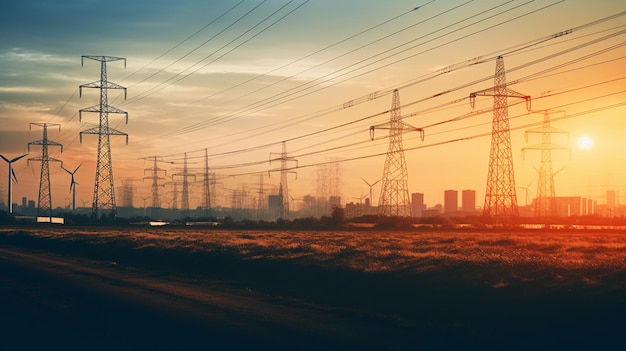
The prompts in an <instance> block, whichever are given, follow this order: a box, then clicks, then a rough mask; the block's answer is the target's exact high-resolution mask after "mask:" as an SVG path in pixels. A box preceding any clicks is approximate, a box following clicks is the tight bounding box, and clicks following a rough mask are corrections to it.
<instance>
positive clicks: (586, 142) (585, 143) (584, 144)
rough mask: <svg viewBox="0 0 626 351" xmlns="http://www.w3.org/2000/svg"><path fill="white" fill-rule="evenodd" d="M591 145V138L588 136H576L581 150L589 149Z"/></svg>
mask: <svg viewBox="0 0 626 351" xmlns="http://www.w3.org/2000/svg"><path fill="white" fill-rule="evenodd" d="M592 146H593V140H592V139H591V138H590V137H588V136H586V135H584V136H581V137H580V138H578V148H580V149H583V150H589V149H591V147H592Z"/></svg>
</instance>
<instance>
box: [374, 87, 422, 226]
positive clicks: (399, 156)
mask: <svg viewBox="0 0 626 351" xmlns="http://www.w3.org/2000/svg"><path fill="white" fill-rule="evenodd" d="M375 129H389V148H388V149H387V158H386V159H385V168H384V170H383V183H382V189H381V192H380V198H379V200H378V201H379V205H378V212H379V213H380V214H382V215H385V216H404V217H409V216H410V215H411V200H410V197H409V186H408V179H409V175H408V171H407V167H406V159H405V158H404V148H403V146H402V134H403V133H404V132H405V131H416V132H420V135H421V138H422V140H424V130H423V129H422V128H416V127H413V126H412V125H410V124H407V123H405V122H403V121H402V116H401V115H400V94H399V92H398V89H395V90H394V91H393V100H392V103H391V118H390V121H389V122H388V123H384V124H379V125H375V126H371V127H370V138H371V139H372V140H374V130H375Z"/></svg>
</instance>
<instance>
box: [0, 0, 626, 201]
mask: <svg viewBox="0 0 626 351" xmlns="http://www.w3.org/2000/svg"><path fill="white" fill-rule="evenodd" d="M625 11H626V3H625V2H624V1H622V0H598V1H588V0H562V1H560V0H545V1H543V0H542V1H539V0H537V1H526V0H511V1H485V0H475V1H472V0H459V1H457V0H454V1H448V0H445V1H444V0H432V1H431V0H419V1H415V0H413V1H408V0H389V1H357V0H346V1H329V0H310V1H309V0H293V1H289V0H267V1H262V0H243V1H240V0H232V1H225V0H217V1H205V2H201V1H192V0H179V1H177V2H172V1H163V0H157V1H118V0H111V1H106V2H104V1H84V0H81V1H77V0H76V1H69V0H68V1H53V2H51V1H42V0H23V1H11V2H3V3H2V4H1V5H0V27H1V28H0V33H1V34H0V36H1V40H0V123H1V124H0V126H1V127H0V153H1V154H2V155H4V156H6V157H8V158H13V157H16V156H19V155H21V154H23V153H26V152H27V144H28V142H30V141H36V140H40V139H41V138H42V129H41V127H37V126H33V128H32V130H29V123H31V122H36V123H58V124H61V132H59V131H58V127H50V129H49V131H48V134H49V138H50V139H51V140H54V141H56V142H59V143H61V144H63V146H64V150H63V153H60V149H59V148H56V147H51V148H50V156H51V157H54V158H57V159H60V160H63V162H64V165H65V167H66V168H69V169H74V168H76V167H77V166H78V165H79V164H81V163H82V164H83V165H82V167H81V168H80V169H79V171H78V172H77V173H76V181H77V182H78V183H79V185H78V192H77V198H78V199H77V205H78V206H83V204H85V203H88V204H90V203H91V200H92V197H93V188H94V178H95V176H94V174H95V160H96V149H97V137H96V136H94V135H84V136H83V140H82V143H80V141H79V132H80V131H81V130H85V129H88V128H92V127H94V126H95V125H96V123H97V121H98V116H97V114H94V113H86V114H84V115H83V119H82V121H79V118H78V110H79V109H81V108H86V107H90V106H93V105H95V104H97V103H98V90H96V89H84V90H83V94H82V98H81V97H79V94H78V87H79V85H81V84H85V83H89V82H93V81H96V80H99V77H100V65H99V62H97V61H92V60H85V62H84V66H83V67H81V56H82V55H98V56H101V55H107V56H116V57H124V58H126V63H127V65H126V68H125V69H124V64H123V63H122V62H119V61H118V62H111V63H109V64H108V66H107V71H108V79H109V80H110V81H112V82H115V83H117V84H120V85H123V86H125V87H127V89H128V97H127V100H124V98H123V94H122V93H120V91H117V90H111V91H109V103H110V104H111V105H114V106H116V107H118V108H120V109H123V110H125V111H127V112H128V114H129V121H128V124H127V125H126V124H124V118H123V116H122V115H115V114H111V115H110V116H109V123H110V126H111V127H113V128H116V129H118V130H120V131H122V132H124V133H127V134H128V135H129V143H128V145H126V144H125V139H124V138H123V137H116V136H112V137H111V144H112V158H113V173H114V176H115V185H116V187H119V186H121V184H122V178H129V177H130V178H133V177H134V179H136V181H135V183H134V185H135V186H136V195H135V197H134V205H135V206H136V207H141V206H142V205H143V201H142V200H141V198H142V197H148V196H149V195H150V181H149V180H145V181H142V178H143V177H144V169H145V168H149V167H151V166H152V164H151V163H150V162H146V161H144V160H142V159H141V158H144V157H148V156H153V155H158V156H163V159H164V160H167V161H171V162H176V163H180V162H182V158H183V154H184V153H185V152H186V153H187V155H188V156H189V158H190V159H189V162H190V164H189V167H202V166H203V164H204V160H203V158H202V156H203V155H204V149H205V148H208V153H209V155H210V158H209V162H210V167H211V168H212V170H213V171H215V172H216V173H217V174H218V176H219V177H220V179H221V180H220V181H221V182H222V183H223V187H224V188H226V189H242V187H243V188H246V189H248V191H249V192H250V194H251V195H254V196H256V187H257V183H258V180H259V177H258V176H255V174H268V170H273V169H276V168H277V167H279V166H280V163H279V162H272V164H271V165H270V164H269V162H267V161H268V160H269V158H270V153H280V151H281V142H282V141H286V145H287V151H288V154H289V156H290V157H293V158H295V159H297V160H298V164H297V165H298V169H295V171H297V173H298V174H297V179H296V177H295V176H293V175H292V176H291V177H290V179H289V180H290V183H289V188H290V193H291V195H292V196H293V197H294V198H296V199H298V198H301V197H302V196H304V195H307V194H311V195H315V193H316V184H315V172H316V169H317V165H318V164H320V163H324V162H327V161H329V160H332V159H340V160H343V161H342V162H341V163H340V164H341V167H342V181H343V185H342V197H343V202H344V203H345V202H350V201H356V202H358V199H355V198H358V197H360V196H361V194H366V193H368V191H369V188H368V187H367V185H366V184H365V183H364V182H363V181H362V180H361V179H360V177H363V178H365V179H366V180H368V181H370V182H374V181H376V180H378V179H380V178H381V177H382V173H383V165H384V161H385V157H384V153H385V152H386V151H387V147H388V139H387V138H385V136H386V135H387V133H388V131H387V130H383V129H381V130H376V131H375V135H374V136H375V139H376V140H374V141H371V140H370V133H369V127H370V126H371V125H377V124H381V123H385V122H386V121H388V120H389V118H390V114H389V113H388V112H386V111H388V110H389V109H390V107H391V102H392V95H391V92H392V90H393V89H395V88H398V89H399V94H400V102H401V105H402V107H401V113H402V115H405V116H407V117H406V118H404V122H406V123H408V124H410V125H413V126H415V127H423V128H424V131H425V139H424V141H421V140H420V138H419V134H418V133H415V132H412V133H407V134H405V135H404V148H405V149H406V150H407V151H406V152H405V156H406V161H407V163H408V174H409V190H410V192H422V193H424V194H425V202H426V203H427V204H428V205H429V206H433V205H435V204H437V203H442V202H443V192H444V190H447V189H456V190H459V193H460V191H461V190H463V189H474V190H476V191H477V206H482V205H483V199H484V192H485V184H486V178H487V166H488V160H489V143H490V133H491V118H492V112H491V110H490V108H491V107H492V105H493V99H492V98H490V97H479V98H477V99H476V104H475V107H474V109H472V107H471V106H470V102H469V99H468V96H469V94H470V93H472V92H474V91H478V90H483V89H487V88H490V87H492V86H493V75H494V72H495V57H496V56H498V55H503V57H504V64H505V67H506V69H507V70H508V72H507V76H506V78H507V82H509V83H510V85H509V88H511V89H513V90H515V91H518V92H520V93H523V94H526V95H530V96H531V97H532V99H533V101H532V110H533V111H536V113H528V112H527V111H526V108H525V105H524V104H523V103H521V101H519V100H517V99H510V100H509V106H510V108H509V116H510V118H511V120H510V123H511V129H512V130H511V140H512V149H513V164H514V168H515V180H516V185H517V187H518V189H517V192H518V203H519V205H520V206H522V205H524V203H525V196H526V189H525V188H528V189H527V191H528V195H529V199H532V198H533V197H534V196H535V195H536V184H537V180H536V178H537V171H536V169H538V167H539V161H540V152H539V151H529V150H527V151H526V154H525V158H524V159H523V158H522V152H521V150H522V148H524V147H528V146H533V145H536V144H539V143H540V142H541V136H540V135H538V134H530V135H528V141H526V140H525V133H524V131H525V130H528V129H532V128H537V127H538V126H540V123H541V121H542V119H543V112H542V111H543V110H546V109H550V110H556V111H554V112H553V113H552V114H551V118H552V119H553V122H552V125H553V126H554V127H557V128H559V129H563V130H566V131H568V132H569V138H566V137H565V136H564V135H554V136H553V143H555V144H559V145H562V146H567V147H569V148H570V149H571V157H570V154H569V153H568V152H567V151H555V152H554V153H553V155H552V159H553V164H554V171H555V172H558V174H557V175H556V177H555V182H556V192H557V196H584V197H591V198H593V199H594V200H597V201H598V202H599V203H605V196H604V194H605V193H606V190H616V191H617V192H618V201H620V202H621V203H622V204H625V203H626V181H625V178H626V165H625V163H624V156H623V155H625V154H626V142H624V133H625V131H626V129H625V128H624V127H625V126H626V119H625V118H626V90H625V87H626V70H625V69H624V67H626V60H625V58H626V46H625V44H626V14H625V13H624V12H625ZM368 97H369V98H368ZM477 111H483V112H484V113H475V114H472V112H477ZM331 127H337V128H332V129H330V130H327V129H329V128H331ZM581 137H588V138H589V139H588V140H591V141H592V145H591V147H585V148H583V147H581V146H580V145H579V144H578V141H579V139H580V138H581ZM585 145H587V144H585ZM40 155H41V148H40V147H37V146H33V147H32V148H31V152H30V155H29V156H28V157H37V156H40ZM192 162H195V164H193V163H192ZM245 164H252V165H245ZM290 165H293V166H295V163H290ZM159 166H160V167H162V168H165V169H168V177H169V176H170V175H171V174H172V173H175V172H176V171H175V170H172V167H182V164H177V165H169V164H166V163H162V164H160V165H159ZM14 168H15V171H16V173H17V177H18V179H19V183H18V184H17V185H16V186H15V187H14V193H13V194H14V202H20V199H21V197H22V196H27V197H28V198H29V199H35V200H36V199H37V191H38V186H39V172H40V163H39V162H31V163H30V165H27V162H26V160H25V159H23V160H20V161H19V162H17V163H16V164H15V166H14ZM200 171H201V170H200V169H198V172H200ZM50 172H51V180H52V196H53V198H52V201H53V207H57V206H66V205H68V204H69V201H70V200H69V199H70V197H71V194H70V193H69V192H68V190H69V185H70V176H69V175H68V174H66V173H65V172H64V171H63V170H62V169H61V168H60V165H59V164H54V163H53V164H51V165H50ZM6 175H7V165H6V163H4V162H2V163H0V179H2V180H1V181H0V189H3V192H2V193H3V194H6V189H7V181H6ZM147 175H149V174H146V176H147ZM169 179H170V180H171V177H170V178H169ZM200 179H201V176H198V180H200ZM279 179H280V176H279V174H278V173H276V172H272V173H271V176H270V177H269V178H267V177H266V178H265V180H264V181H265V183H266V184H278V182H279ZM164 191H168V189H167V188H166V189H165V190H164ZM196 193H198V192H197V191H196ZM226 194H227V191H226V190H222V191H221V196H222V198H223V197H224V195H226ZM116 196H117V197H118V205H119V201H120V200H119V199H120V195H119V193H118V195H116ZM379 196H380V183H378V185H377V186H376V187H375V188H374V203H375V204H376V203H378V198H379ZM165 197H168V195H165ZM164 200H167V198H164ZM2 201H6V197H4V198H3V200H2ZM199 201H200V197H199V196H196V195H193V194H192V197H191V207H193V208H195V207H196V206H198V205H199ZM296 201H297V200H296ZM459 201H460V200H459ZM529 201H530V200H529ZM214 203H217V204H220V203H221V204H227V202H226V201H225V200H223V199H216V201H215V202H214ZM87 206H89V205H87ZM166 206H167V205H166V203H164V207H166Z"/></svg>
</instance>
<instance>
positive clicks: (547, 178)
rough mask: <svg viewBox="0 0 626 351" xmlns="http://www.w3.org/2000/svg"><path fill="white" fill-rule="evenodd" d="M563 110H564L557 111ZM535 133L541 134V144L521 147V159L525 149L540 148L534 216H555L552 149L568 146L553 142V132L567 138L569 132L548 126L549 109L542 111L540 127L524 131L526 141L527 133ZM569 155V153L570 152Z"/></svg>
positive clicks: (564, 148) (562, 148)
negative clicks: (564, 135)
mask: <svg viewBox="0 0 626 351" xmlns="http://www.w3.org/2000/svg"><path fill="white" fill-rule="evenodd" d="M558 112H563V113H565V111H558ZM530 133H536V134H541V144H538V145H532V146H527V147H525V148H522V159H523V158H524V152H525V151H526V150H540V151H541V162H540V164H539V181H538V183H537V199H536V202H535V217H539V218H542V217H543V218H545V217H555V216H556V215H557V213H556V198H555V197H556V190H555V187H554V172H553V171H552V150H567V151H570V149H569V148H568V147H565V146H561V145H557V144H553V143H552V135H553V134H566V135H567V136H568V138H569V133H568V132H567V131H565V130H563V129H559V128H555V127H552V126H550V112H549V110H544V111H543V123H542V125H541V127H539V128H534V129H529V130H527V131H526V133H524V136H525V137H526V142H528V134H530ZM570 157H571V153H570Z"/></svg>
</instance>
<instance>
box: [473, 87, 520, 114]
mask: <svg viewBox="0 0 626 351" xmlns="http://www.w3.org/2000/svg"><path fill="white" fill-rule="evenodd" d="M500 90H501V89H500V88H498V87H493V88H488V89H484V90H479V91H475V92H473V93H470V96H469V98H470V105H471V106H472V108H474V105H475V104H476V97H477V96H500V97H507V98H519V99H524V100H525V101H526V110H527V111H530V106H531V100H532V99H531V97H530V96H529V95H524V94H522V93H518V92H516V91H515V90H513V89H509V88H506V89H505V90H504V94H502V93H500V92H499V91H500Z"/></svg>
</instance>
